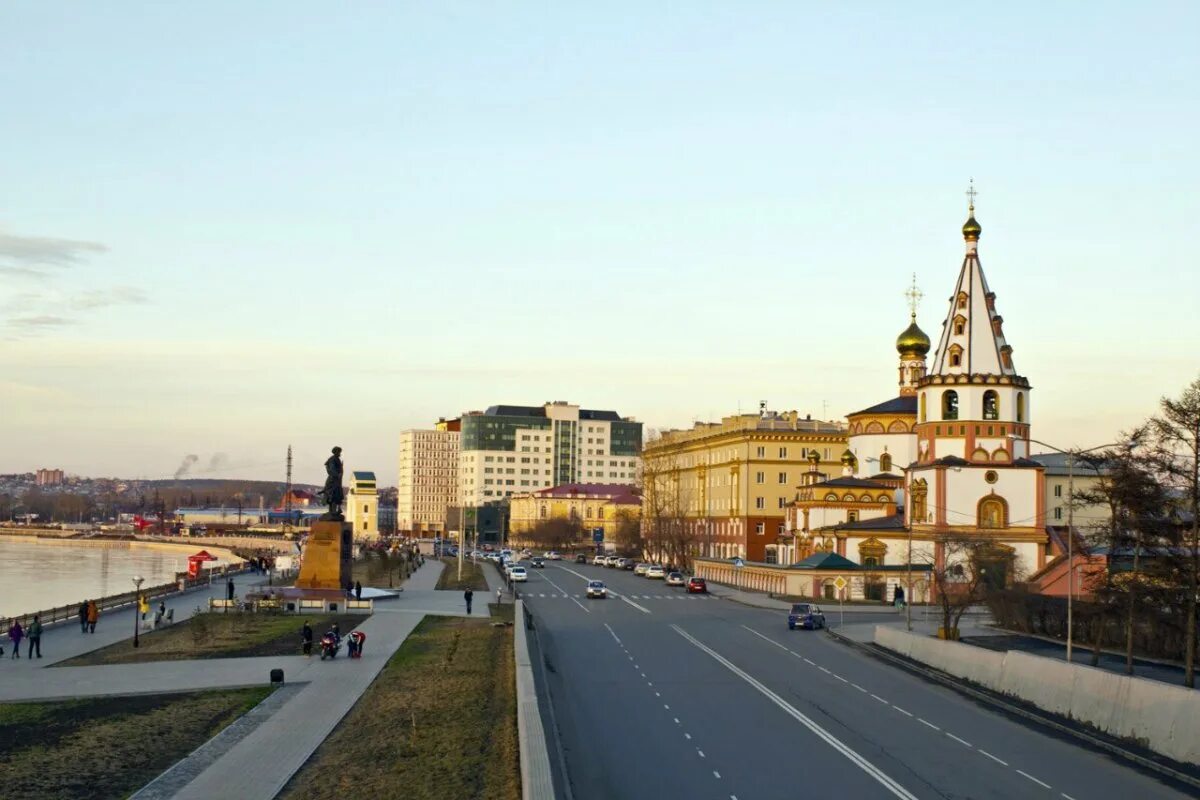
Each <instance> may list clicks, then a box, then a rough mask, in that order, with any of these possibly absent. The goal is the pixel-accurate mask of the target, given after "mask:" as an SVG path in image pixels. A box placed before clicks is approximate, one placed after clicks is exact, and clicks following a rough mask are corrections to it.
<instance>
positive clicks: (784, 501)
mask: <svg viewBox="0 0 1200 800" xmlns="http://www.w3.org/2000/svg"><path fill="white" fill-rule="evenodd" d="M786 505H787V498H786V497H781V498H779V507H780V508H783V507H784V506H786Z"/></svg>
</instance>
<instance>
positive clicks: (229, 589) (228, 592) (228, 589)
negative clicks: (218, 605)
mask: <svg viewBox="0 0 1200 800" xmlns="http://www.w3.org/2000/svg"><path fill="white" fill-rule="evenodd" d="M225 599H226V600H232V599H233V578H230V579H229V580H228V581H226V582H225Z"/></svg>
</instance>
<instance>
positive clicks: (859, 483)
mask: <svg viewBox="0 0 1200 800" xmlns="http://www.w3.org/2000/svg"><path fill="white" fill-rule="evenodd" d="M825 487H829V488H839V489H890V488H891V487H890V486H888V485H887V484H885V483H876V482H875V481H869V480H867V479H865V478H832V479H830V480H827V481H821V482H820V483H814V484H812V485H810V486H806V487H804V488H806V489H820V488H825Z"/></svg>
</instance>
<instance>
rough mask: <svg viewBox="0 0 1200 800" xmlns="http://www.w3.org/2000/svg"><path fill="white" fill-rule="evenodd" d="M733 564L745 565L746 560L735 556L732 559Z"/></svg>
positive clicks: (737, 565) (736, 565)
mask: <svg viewBox="0 0 1200 800" xmlns="http://www.w3.org/2000/svg"><path fill="white" fill-rule="evenodd" d="M733 565H734V566H735V567H744V566H746V562H745V561H742V560H741V559H740V558H735V559H734V560H733Z"/></svg>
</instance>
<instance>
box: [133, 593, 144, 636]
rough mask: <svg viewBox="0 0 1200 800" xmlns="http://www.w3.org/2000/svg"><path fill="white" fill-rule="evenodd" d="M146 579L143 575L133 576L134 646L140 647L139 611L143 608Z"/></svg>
mask: <svg viewBox="0 0 1200 800" xmlns="http://www.w3.org/2000/svg"><path fill="white" fill-rule="evenodd" d="M144 580H146V579H145V578H143V577H142V576H141V575H134V576H133V589H134V600H133V646H134V647H139V646H140V645H141V642H139V641H138V632H139V630H140V628H141V626H140V625H139V624H138V622H139V621H140V620H139V619H138V613H139V611H140V609H141V606H142V581H144Z"/></svg>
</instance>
